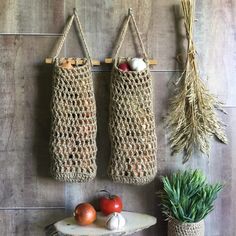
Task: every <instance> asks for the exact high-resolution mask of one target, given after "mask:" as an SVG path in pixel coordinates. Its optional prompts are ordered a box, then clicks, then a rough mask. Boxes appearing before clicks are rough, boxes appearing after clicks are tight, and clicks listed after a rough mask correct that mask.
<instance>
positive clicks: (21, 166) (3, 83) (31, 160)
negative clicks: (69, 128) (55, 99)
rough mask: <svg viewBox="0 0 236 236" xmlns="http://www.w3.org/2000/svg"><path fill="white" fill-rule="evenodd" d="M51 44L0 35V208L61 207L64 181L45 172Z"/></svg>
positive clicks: (46, 166) (43, 40) (46, 167)
mask: <svg viewBox="0 0 236 236" xmlns="http://www.w3.org/2000/svg"><path fill="white" fill-rule="evenodd" d="M50 42H51V38H47V37H19V36H17V37H15V36H1V37H0V52H1V55H2V60H1V62H0V73H1V80H0V89H1V93H0V100H1V103H0V155H1V163H2V167H3V168H2V170H1V173H0V179H1V181H0V186H1V187H0V189H1V190H3V192H2V193H3V195H2V196H1V202H0V207H17V206H64V195H63V191H64V184H63V183H57V182H55V181H54V180H52V179H51V178H50V175H49V146H48V143H49V130H50V105H49V104H50V94H51V81H52V79H51V70H50V69H49V68H50V67H48V66H46V65H45V64H44V62H43V60H44V58H45V56H46V55H47V53H48V48H49V47H50V45H51V43H52V42H51V43H50ZM32 50H33V51H32Z"/></svg>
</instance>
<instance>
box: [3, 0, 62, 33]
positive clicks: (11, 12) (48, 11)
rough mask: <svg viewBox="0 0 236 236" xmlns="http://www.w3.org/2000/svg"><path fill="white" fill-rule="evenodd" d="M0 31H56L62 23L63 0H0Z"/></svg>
mask: <svg viewBox="0 0 236 236" xmlns="http://www.w3.org/2000/svg"><path fill="white" fill-rule="evenodd" d="M0 9H1V12H0V33H13V34H14V33H58V32H60V31H61V27H62V26H63V24H64V1H61V0H60V1H57V0H52V1H37V0H23V1H17V0H7V1H0Z"/></svg>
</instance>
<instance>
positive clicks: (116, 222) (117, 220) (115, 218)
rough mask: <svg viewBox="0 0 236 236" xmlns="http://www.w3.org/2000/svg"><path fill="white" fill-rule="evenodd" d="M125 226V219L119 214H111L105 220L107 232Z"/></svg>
mask: <svg viewBox="0 0 236 236" xmlns="http://www.w3.org/2000/svg"><path fill="white" fill-rule="evenodd" d="M124 226H125V218H124V217H123V216H122V214H121V213H117V212H114V213H111V214H110V215H108V216H107V219H106V228H107V229H109V230H118V229H121V228H123V227H124Z"/></svg>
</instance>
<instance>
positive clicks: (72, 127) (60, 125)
mask: <svg viewBox="0 0 236 236" xmlns="http://www.w3.org/2000/svg"><path fill="white" fill-rule="evenodd" d="M74 19H75V20H76V22H77V25H78V29H79V31H80V34H81V38H82V42H83V44H84V46H85V52H86V56H87V58H85V59H83V61H84V63H83V65H82V66H80V65H78V64H75V66H73V68H70V69H68V68H63V67H62V66H60V58H58V55H59V53H60V51H61V48H62V45H63V43H64V41H65V39H66V36H67V34H68V32H69V30H70V27H71V25H72V23H73V21H74ZM76 60H77V59H76V58H75V61H76ZM91 66H92V63H91V57H90V56H89V51H88V48H87V44H86V42H85V40H84V36H83V32H82V29H81V24H80V21H79V18H78V15H77V14H76V12H75V13H74V14H73V15H72V16H71V18H70V20H69V22H68V25H67V26H66V27H65V30H64V34H63V36H62V39H61V41H60V43H59V47H58V49H57V52H56V56H55V57H54V76H53V94H52V104H51V110H52V127H51V141H50V151H51V157H52V161H51V173H52V176H53V177H54V178H56V179H58V180H61V181H66V182H86V181H89V180H91V179H93V178H94V177H95V175H96V169H97V167H96V162H95V158H96V152H97V147H96V132H97V125H96V106H95V98H94V89H93V81H92V74H91Z"/></svg>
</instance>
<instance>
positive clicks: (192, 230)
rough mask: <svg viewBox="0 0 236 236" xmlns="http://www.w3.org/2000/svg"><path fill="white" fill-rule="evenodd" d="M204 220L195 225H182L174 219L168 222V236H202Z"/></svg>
mask: <svg viewBox="0 0 236 236" xmlns="http://www.w3.org/2000/svg"><path fill="white" fill-rule="evenodd" d="M204 232H205V227H204V220H201V221H199V222H197V223H183V222H180V221H178V220H175V219H171V220H169V221H168V236H204Z"/></svg>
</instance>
